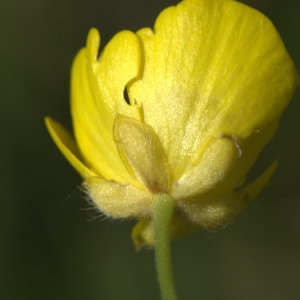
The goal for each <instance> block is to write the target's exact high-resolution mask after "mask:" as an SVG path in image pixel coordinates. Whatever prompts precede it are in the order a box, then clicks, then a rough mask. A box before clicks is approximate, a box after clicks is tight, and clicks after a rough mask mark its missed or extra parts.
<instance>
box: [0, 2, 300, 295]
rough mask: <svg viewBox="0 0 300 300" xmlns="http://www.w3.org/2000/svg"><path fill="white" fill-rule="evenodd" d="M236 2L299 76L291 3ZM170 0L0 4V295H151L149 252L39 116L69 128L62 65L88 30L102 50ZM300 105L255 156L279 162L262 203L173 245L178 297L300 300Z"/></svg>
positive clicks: (298, 7) (296, 16)
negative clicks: (263, 22) (96, 206)
mask: <svg viewBox="0 0 300 300" xmlns="http://www.w3.org/2000/svg"><path fill="white" fill-rule="evenodd" d="M244 2H246V3H248V4H250V5H251V6H253V7H255V8H258V9H259V10H261V11H262V12H264V13H265V14H267V15H268V16H269V17H270V18H271V19H272V20H273V22H274V23H275V25H276V26H277V28H278V30H279V32H280V33H281V35H282V37H283V40H284V41H285V44H286V46H287V48H288V50H289V52H290V54H291V56H292V57H293V58H294V60H295V63H296V66H297V67H298V70H299V69H300V41H299V34H300V2H299V0H287V1H282V0H273V1H272V0H248V1H244ZM176 3H177V1H175V0H168V1H167V0H142V1H141V0H139V1H138V0H110V1H101V0H98V1H95V0H84V1H82V0H78V1H75V0H73V1H72V0H60V1H57V0H51V1H50V0H27V1H21V0H10V1H8V0H2V1H1V4H0V33H1V35H0V37H1V47H0V54H1V55H0V60H1V68H0V82H1V89H0V113H1V116H0V128H1V129H0V134H1V147H0V157H1V167H0V170H1V178H0V190H1V202H0V203H1V209H0V243H1V244H0V299H3V300H6V299H8V300H15V299H16V300H19V299H20V300H23V299H26V300H27V299H28V300H36V299H44V300H47V299H51V300H53V299H57V300H63V299H64V300H69V299H72V300H81V299H88V300H94V299H95V300H96V299H104V300H106V299H108V300H110V299H112V300H114V299H131V300H137V299H145V300H147V299H149V300H150V299H159V291H158V287H157V284H156V277H155V276H156V275H155V271H154V263H153V253H152V251H150V250H143V251H141V252H139V253H136V252H135V250H134V248H133V245H132V243H131V240H130V230H131V227H132V225H133V222H130V221H124V222H121V221H112V220H108V219H106V218H105V217H103V216H100V215H97V214H95V213H94V212H93V211H92V210H91V209H90V208H89V206H88V205H87V203H86V201H85V200H84V199H83V197H82V193H81V192H80V190H79V188H78V186H79V185H80V182H81V180H80V178H79V176H78V175H77V174H76V173H75V171H74V170H73V169H72V168H71V167H70V166H69V165H68V163H67V162H66V161H65V159H64V158H63V157H62V155H61V154H60V153H59V151H58V150H57V149H56V147H55V146H54V144H53V142H52V141H51V139H50V137H49V136H48V133H47V132H46V130H45V126H44V123H43V117H44V116H45V115H50V116H53V117H54V118H55V119H57V120H60V121H61V122H62V123H63V124H66V125H67V126H69V125H70V116H69V72H70V65H71V62H72V60H73V57H74V55H75V54H76V52H77V51H78V50H79V48H81V47H82V46H83V45H84V43H85V39H86V34H87V31H88V29H89V28H90V27H97V28H99V29H100V30H101V34H102V41H103V44H104V43H106V42H107V41H108V40H109V38H110V37H111V36H112V35H113V34H114V33H116V32H117V31H119V30H121V29H131V30H137V29H138V28H140V27H144V26H152V24H153V21H154V19H155V17H156V15H157V14H158V12H159V11H161V9H163V8H164V7H166V6H168V5H171V4H176ZM103 44H102V45H103ZM299 100H300V93H299V92H298V93H297V94H296V96H295V97H294V100H293V102H292V103H291V105H290V106H289V108H288V109H287V111H286V112H285V114H284V117H283V119H282V124H281V127H280V130H279V132H278V135H277V136H276V139H275V140H273V141H272V143H271V144H270V145H269V147H268V148H267V149H266V151H265V152H264V154H263V157H262V158H261V159H260V162H259V165H266V164H267V163H268V162H270V161H271V160H272V159H274V158H277V159H279V161H280V166H279V169H278V172H277V173H276V175H275V176H274V178H273V180H272V183H271V185H270V186H269V187H268V189H266V190H265V191H264V193H263V194H262V195H261V197H260V198H259V199H258V200H257V201H256V202H255V203H253V205H251V207H250V208H249V209H247V210H246V211H245V212H244V213H243V214H242V215H241V216H240V217H239V218H238V219H237V220H236V222H235V223H234V224H232V225H231V226H229V227H227V228H226V229H225V230H223V231H220V232H217V233H214V232H209V233H207V232H203V233H197V234H194V235H191V236H188V237H186V238H183V239H180V240H177V241H175V242H174V243H173V257H174V268H175V277H176V282H177V287H178V293H179V296H180V299H185V300H194V299H196V300H197V299H200V300H205V299H210V300H219V299H222V300H253V299H256V300H260V299H264V300H283V299H284V300H285V299H286V300H298V299H300V197H299V196H300V192H299V187H300V180H299V173H300V158H299V153H300V151H299V150H300V138H299V128H300V126H299V125H300V122H299V119H300V118H299V117H300V103H299Z"/></svg>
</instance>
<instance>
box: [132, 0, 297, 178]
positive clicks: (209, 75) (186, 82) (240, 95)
mask: <svg viewBox="0 0 300 300" xmlns="http://www.w3.org/2000/svg"><path fill="white" fill-rule="evenodd" d="M137 34H138V36H139V37H140V39H141V41H142V43H143V45H144V55H145V64H144V72H143V76H142V77H141V79H140V80H136V81H135V82H134V83H133V84H132V86H131V87H130V93H131V95H132V96H133V97H134V98H135V99H136V101H137V103H138V104H140V105H143V108H144V119H145V122H146V123H147V124H150V125H151V126H152V127H153V129H154V131H155V132H156V133H157V134H158V137H159V139H160V140H161V142H162V145H163V148H164V149H165V152H166V155H167V157H168V159H169V164H170V166H172V168H171V172H172V175H173V176H172V177H173V178H179V177H180V176H181V175H182V174H183V172H184V169H185V168H186V166H187V165H188V164H189V163H191V161H193V160H194V159H195V157H197V156H198V153H201V152H203V149H202V147H206V145H207V141H208V140H209V138H211V137H213V138H217V137H219V136H220V134H222V133H225V134H230V135H235V136H239V137H240V138H241V139H246V138H247V137H248V136H250V135H251V134H252V133H253V132H254V131H255V130H256V129H257V128H262V127H265V126H267V125H268V123H270V122H272V121H273V120H274V119H278V118H279V116H280V114H281V113H282V111H283V109H284V108H285V106H286V105H287V103H288V101H289V100H290V98H291V95H292V93H293V91H294V89H295V86H296V85H297V84H298V83H299V77H298V75H297V73H296V70H295V67H294V65H293V63H292V61H291V59H290V57H289V55H288V53H287V52H286V50H285V47H284V45H283V43H282V41H281V39H280V37H279V35H278V33H277V32H276V30H275V29H274V27H273V25H272V23H271V22H270V21H269V20H268V19H267V18H266V17H265V16H263V15H262V14H261V13H259V12H258V11H256V10H254V9H251V8H249V7H247V6H246V5H243V4H241V3H239V2H236V1H227V0H214V1H212V0H185V1H182V2H180V3H179V4H178V5H177V6H176V7H170V8H167V9H166V10H165V11H163V12H162V13H161V14H160V16H159V17H158V19H157V21H156V23H155V27H154V31H152V30H151V29H149V28H146V29H142V30H141V31H139V32H138V33H137Z"/></svg>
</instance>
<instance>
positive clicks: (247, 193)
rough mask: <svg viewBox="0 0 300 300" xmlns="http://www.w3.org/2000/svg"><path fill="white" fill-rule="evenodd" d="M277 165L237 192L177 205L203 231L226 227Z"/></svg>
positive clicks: (260, 188) (255, 193) (262, 185)
mask: <svg viewBox="0 0 300 300" xmlns="http://www.w3.org/2000/svg"><path fill="white" fill-rule="evenodd" d="M276 166H277V164H276V163H273V164H272V165H271V166H270V167H269V168H268V169H267V170H266V171H265V172H264V173H263V174H262V175H261V176H260V177H259V178H258V179H256V180H255V181H254V182H253V183H251V184H250V185H249V186H247V187H246V188H244V189H242V190H241V191H239V192H233V193H230V194H228V195H220V196H219V197H214V198H209V197H205V196H202V198H201V197H199V199H196V200H195V201H192V202H189V203H183V202H181V203H179V206H180V208H181V209H182V211H183V212H184V213H185V214H186V216H187V218H188V219H189V220H190V222H192V223H194V224H195V225H197V226H199V227H200V228H204V229H219V228H222V227H224V226H226V225H228V224H229V223H230V222H232V220H233V219H234V218H235V217H236V216H237V215H238V214H239V213H240V212H241V211H242V210H243V209H244V208H246V207H247V206H248V204H249V203H250V202H251V201H253V200H254V199H255V198H256V197H257V196H258V195H259V193H260V192H261V190H262V189H263V188H264V187H265V186H266V185H267V184H268V182H269V180H270V178H271V177H272V175H273V173H274V172H275V169H276Z"/></svg>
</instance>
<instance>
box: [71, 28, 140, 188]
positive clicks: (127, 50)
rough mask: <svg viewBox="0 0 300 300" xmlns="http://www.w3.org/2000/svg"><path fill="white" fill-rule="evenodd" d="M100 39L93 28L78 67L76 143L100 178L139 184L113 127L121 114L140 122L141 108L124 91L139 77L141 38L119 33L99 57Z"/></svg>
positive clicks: (74, 78) (74, 71)
mask: <svg viewBox="0 0 300 300" xmlns="http://www.w3.org/2000/svg"><path fill="white" fill-rule="evenodd" d="M99 43H100V36H99V33H98V31H97V30H96V29H92V30H91V31H90V33H89V36H88V41H87V47H86V48H84V49H82V50H81V51H80V52H79V53H78V55H77V57H76V59H75V61H74V64H73V68H72V82H71V98H72V101H71V102H72V103H71V104H72V116H73V126H74V133H75V137H76V140H77V142H78V146H79V148H80V151H81V153H82V155H83V157H84V159H85V161H86V162H87V164H88V165H90V166H91V167H92V168H93V169H94V170H95V172H96V173H97V174H99V175H101V176H103V177H104V178H106V179H113V180H117V181H122V182H130V183H133V184H134V183H135V181H134V179H133V178H132V177H131V176H130V174H129V173H128V172H127V170H126V168H125V167H124V165H123V163H122V161H121V159H120V157H119V154H118V151H117V149H116V146H115V143H114V140H113V122H114V119H115V115H116V113H117V112H118V111H120V112H122V113H123V114H124V115H130V116H133V117H136V118H139V116H140V112H139V108H138V107H137V106H135V105H128V104H127V103H126V101H125V100H124V97H123V90H124V88H125V86H126V84H127V83H128V82H130V81H131V80H132V79H133V78H134V77H135V76H137V74H138V73H139V65H140V55H139V51H140V49H139V47H140V46H139V41H138V39H137V37H136V36H135V35H134V34H133V33H131V32H128V31H123V32H120V33H118V34H117V35H116V36H115V37H114V38H113V39H112V40H111V42H110V43H109V44H108V45H107V46H106V48H105V50H104V51H103V53H102V54H101V56H100V58H98V55H99V54H98V48H99Z"/></svg>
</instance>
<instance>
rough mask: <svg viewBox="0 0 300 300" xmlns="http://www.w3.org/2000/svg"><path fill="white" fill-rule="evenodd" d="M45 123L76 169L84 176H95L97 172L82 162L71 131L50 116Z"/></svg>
mask: <svg viewBox="0 0 300 300" xmlns="http://www.w3.org/2000/svg"><path fill="white" fill-rule="evenodd" d="M45 123H46V126H47V129H48V131H49V133H50V135H51V137H52V139H53V141H54V142H55V144H56V146H57V147H58V148H59V150H60V151H61V152H62V154H63V155H64V156H65V158H66V159H67V160H68V161H69V163H70V164H71V165H72V166H73V167H74V168H75V169H76V171H77V172H78V173H79V174H80V175H81V176H82V177H83V178H87V177H90V176H95V173H94V172H93V171H92V170H91V169H89V168H88V167H87V166H86V165H85V164H84V163H83V162H82V160H81V158H80V157H81V155H80V153H79V151H78V148H77V145H76V144H75V141H74V139H73V138H72V136H71V135H70V134H69V132H68V131H67V130H66V129H65V128H64V127H63V126H61V125H60V124H59V123H57V122H55V121H54V120H52V119H51V118H49V117H47V118H45Z"/></svg>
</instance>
